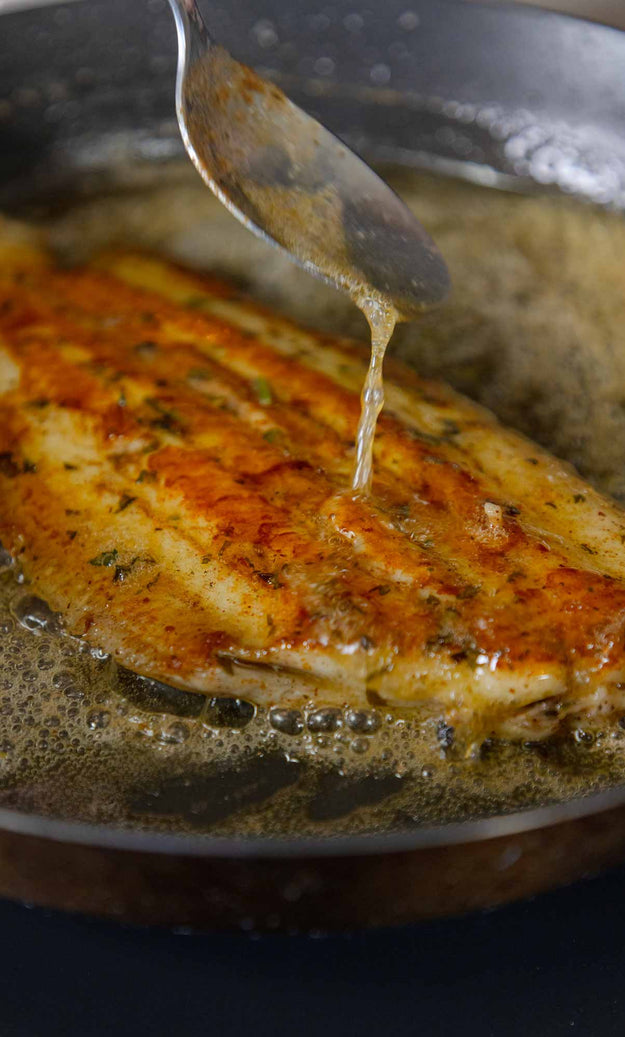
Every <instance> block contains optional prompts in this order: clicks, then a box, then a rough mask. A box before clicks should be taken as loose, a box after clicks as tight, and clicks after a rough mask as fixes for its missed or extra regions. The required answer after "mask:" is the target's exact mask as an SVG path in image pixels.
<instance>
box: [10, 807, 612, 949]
mask: <svg viewBox="0 0 625 1037" xmlns="http://www.w3.org/2000/svg"><path fill="white" fill-rule="evenodd" d="M623 860H625V808H623V807H620V808H617V809H614V810H610V811H606V812H604V813H602V814H598V815H595V816H592V817H586V818H579V819H576V820H572V821H568V822H564V823H562V824H559V825H556V826H554V827H552V828H546V829H539V830H535V831H529V832H523V833H521V834H519V835H514V836H504V837H500V838H493V839H488V840H485V841H483V842H476V843H468V844H459V845H456V846H444V847H432V848H428V849H422V850H418V851H412V852H401V853H391V854H386V855H384V856H381V855H377V854H376V855H367V856H361V857H317V858H308V859H301V858H300V859H297V858H295V859H256V860H251V859H249V860H246V859H232V858H213V859H207V858H199V857H186V856H174V855H160V854H152V853H137V852H133V851H126V850H116V849H102V848H98V847H92V846H80V845H75V844H70V843H63V842H56V841H52V840H49V839H42V838H38V837H34V836H27V835H21V834H16V833H12V832H3V833H2V834H1V836H0V894H1V895H2V896H5V897H10V898H12V899H16V900H21V901H26V902H30V903H34V904H37V905H39V906H44V907H49V908H57V909H62V910H65V911H75V912H81V913H85V914H89V915H96V916H100V917H107V918H111V919H115V920H117V921H120V922H127V923H133V924H138V925H159V926H166V927H188V928H190V929H192V930H197V931H202V930H211V929H220V930H243V931H252V930H254V931H282V932H310V931H333V930H342V929H343V930H344V929H352V928H362V927H365V926H389V925H402V924H406V923H410V922H416V921H420V920H425V919H429V918H437V917H443V916H446V915H456V914H462V913H465V912H470V911H477V910H482V909H485V908H493V907H497V906H499V905H501V904H505V903H508V902H510V901H512V900H516V899H519V898H523V897H528V896H533V895H535V894H537V893H540V892H543V891H545V890H548V889H550V888H553V887H554V886H556V885H565V884H567V883H570V882H573V881H575V880H578V879H580V878H582V877H585V876H589V875H592V874H595V873H597V872H598V871H600V870H602V869H604V868H606V867H608V866H611V865H614V864H616V863H619V862H621V861H623Z"/></svg>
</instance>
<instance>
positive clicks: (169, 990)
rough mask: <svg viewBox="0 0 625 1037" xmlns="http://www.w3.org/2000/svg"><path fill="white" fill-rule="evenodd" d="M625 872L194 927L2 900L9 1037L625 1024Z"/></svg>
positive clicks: (549, 1030)
mask: <svg viewBox="0 0 625 1037" xmlns="http://www.w3.org/2000/svg"><path fill="white" fill-rule="evenodd" d="M624 883H625V867H624V868H621V869H620V870H617V871H613V872H611V873H610V874H609V875H607V876H604V877H603V878H599V879H593V880H589V881H587V882H585V883H582V884H580V885H577V886H574V887H571V888H569V889H566V890H559V891H556V892H554V893H550V894H547V895H544V896H542V897H539V898H537V899H536V900H534V901H531V902H529V903H524V904H516V905H513V906H511V907H507V908H503V909H500V910H498V911H494V912H490V913H488V914H481V915H473V916H470V917H467V918H463V919H459V920H458V919H456V920H444V921H439V922H432V923H428V924H425V925H421V926H413V927H409V928H404V929H397V930H383V931H378V932H365V933H357V934H350V935H342V936H317V937H316V938H311V937H304V936H291V937H289V936H262V937H254V936H253V935H252V936H249V935H238V934H232V935H230V934H227V935H226V934H212V935H191V934H185V933H171V932H164V931H156V930H152V931H150V930H146V929H131V928H122V927H120V926H116V925H114V924H112V923H108V922H100V921H93V920H87V919H83V918H76V917H71V916H66V915H61V914H57V913H52V912H46V911H42V910H41V909H39V908H30V909H29V908H26V907H24V906H22V905H18V904H12V903H8V902H6V901H4V902H0V934H1V938H2V944H3V947H4V953H3V964H2V971H1V973H0V974H1V976H2V979H1V980H0V1034H2V1037H39V1035H44V1034H45V1035H46V1037H56V1035H59V1037H60V1035H74V1034H77V1035H78V1034H80V1035H81V1037H89V1035H91V1034H113V1035H115V1037H125V1035H126V1034H128V1035H131V1034H132V1035H133V1037H135V1035H138V1037H143V1035H149V1037H151V1035H160V1034H163V1035H165V1034H167V1035H172V1037H177V1035H178V1034H180V1035H185V1037H195V1035H196V1034H220V1035H221V1034H224V1035H230V1034H245V1033H249V1034H250V1035H254V1037H264V1035H272V1037H273V1035H277V1034H289V1035H293V1037H300V1035H308V1034H314V1035H317V1034H319V1035H324V1037H334V1035H335V1034H336V1035H338V1034H341V1035H343V1034H344V1035H346V1037H347V1035H350V1037H351V1035H352V1034H354V1035H359V1037H360V1035H368V1034H376V1035H378V1037H386V1034H389V1035H390V1034H413V1033H414V1034H419V1035H420V1037H439V1035H440V1037H448V1035H455V1034H460V1033H463V1034H469V1035H473V1034H479V1035H481V1037H517V1035H518V1037H521V1035H523V1037H543V1035H547V1037H559V1035H560V1034H571V1033H573V1034H579V1035H582V1034H583V1035H588V1037H607V1035H610V1037H612V1035H615V1037H616V1035H622V1034H624V1033H625V897H624V896H623V885H624Z"/></svg>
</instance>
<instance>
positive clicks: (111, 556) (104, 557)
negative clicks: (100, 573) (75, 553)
mask: <svg viewBox="0 0 625 1037" xmlns="http://www.w3.org/2000/svg"><path fill="white" fill-rule="evenodd" d="M118 557H119V552H118V550H117V548H116V547H113V548H111V549H110V550H109V551H102V554H99V555H96V556H95V558H90V559H89V565H98V566H104V567H105V568H107V569H108V568H110V566H111V565H115V562H116V561H117V559H118Z"/></svg>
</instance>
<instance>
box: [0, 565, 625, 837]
mask: <svg viewBox="0 0 625 1037" xmlns="http://www.w3.org/2000/svg"><path fill="white" fill-rule="evenodd" d="M5 561H6V560H5ZM0 659H1V660H2V671H1V676H0V716H1V724H0V805H1V806H4V807H9V808H13V809H18V810H21V811H25V812H27V813H36V814H43V815H45V816H52V817H56V818H63V819H67V820H74V821H83V822H91V823H103V824H109V825H115V826H121V827H124V828H130V829H140V830H157V831H174V832H179V833H184V832H187V833H189V832H194V833H205V834H213V835H222V836H243V837H250V836H254V835H263V836H291V837H297V836H304V835H322V834H328V835H336V834H340V833H346V834H347V833H350V832H393V831H402V830H407V829H412V828H415V827H419V826H423V825H428V824H437V825H438V824H442V823H444V822H446V821H454V820H465V819H467V818H469V817H480V816H491V815H493V814H497V813H500V812H509V811H512V810H515V809H518V808H521V807H527V806H531V805H536V804H543V803H545V802H557V801H560V800H563V799H569V798H571V797H573V796H575V795H580V794H585V793H588V792H589V791H591V790H593V789H597V790H598V789H600V788H605V787H609V786H612V785H615V784H617V783H619V782H621V781H625V732H623V731H622V730H621V728H620V727H619V726H618V725H615V726H614V727H613V728H612V729H611V730H610V731H603V732H596V733H594V734H590V733H588V732H584V731H578V732H577V733H576V734H572V735H571V736H569V737H567V738H566V739H563V740H561V741H560V742H558V743H552V744H549V745H544V746H534V747H529V748H528V747H522V746H505V745H501V746H499V747H494V746H492V745H490V744H487V745H483V746H481V747H477V746H474V747H473V752H472V753H469V754H467V748H468V747H467V744H466V743H462V742H461V741H460V740H459V739H458V738H457V736H456V734H455V733H454V732H453V730H451V729H450V728H448V727H447V726H446V725H445V724H444V723H442V722H441V721H440V718H434V717H424V716H414V715H412V716H411V715H410V714H408V713H403V714H401V713H391V712H385V711H378V710H361V709H354V708H350V707H349V706H346V707H345V708H344V709H338V708H335V707H333V708H326V709H324V708H323V707H321V708H320V707H319V706H318V705H310V706H308V705H307V704H306V703H303V705H302V708H300V709H283V708H281V707H280V706H279V705H276V706H275V707H273V708H272V709H269V710H265V709H259V708H256V707H255V706H253V705H252V704H251V703H249V702H246V701H244V700H237V699H219V698H211V697H210V696H204V695H199V694H197V693H193V692H184V691H181V690H179V689H175V688H170V687H168V686H166V685H163V684H160V683H159V682H157V681H151V680H147V679H145V678H142V677H140V676H137V675H136V674H133V673H130V671H128V670H125V669H123V668H122V667H118V666H117V665H116V664H115V663H114V662H113V660H112V659H111V658H110V657H109V656H107V655H106V654H104V653H101V652H99V651H98V650H97V649H93V648H91V647H89V646H87V645H86V643H84V642H80V641H78V640H76V639H73V638H70V637H68V636H66V635H64V634H63V633H62V628H61V626H60V624H59V620H58V617H56V616H55V615H54V614H53V613H52V612H51V611H50V610H49V609H48V608H47V606H46V605H45V603H44V602H42V601H41V600H40V599H38V598H37V597H36V596H35V595H33V593H32V590H31V588H29V587H28V586H26V585H24V584H20V583H18V582H17V581H16V578H15V571H14V570H12V569H10V568H6V566H5V571H4V573H3V574H2V575H0Z"/></svg>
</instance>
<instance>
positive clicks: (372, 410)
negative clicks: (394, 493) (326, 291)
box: [352, 294, 398, 495]
mask: <svg viewBox="0 0 625 1037" xmlns="http://www.w3.org/2000/svg"><path fill="white" fill-rule="evenodd" d="M357 303H358V306H359V307H360V309H361V310H362V312H363V313H364V315H365V317H366V318H367V320H368V322H369V327H370V328H371V359H370V361H369V370H368V371H367V377H366V379H365V384H364V386H363V390H362V394H361V397H360V399H361V411H360V421H359V422H358V432H357V434H356V461H355V464H354V473H353V476H352V490H353V491H354V493H355V494H359V495H360V494H368V493H370V492H371V482H372V478H373V444H374V440H375V429H376V424H377V420H378V416H379V414H380V411H381V410H382V407H383V406H384V382H383V378H382V368H383V365H384V354H385V353H386V347H387V346H388V344H389V342H390V339H391V336H392V334H393V331H394V330H395V324H396V323H397V317H398V315H397V311H396V310H395V308H394V307H393V305H392V304H391V303H390V302H389V301H388V300H387V299H385V298H384V297H383V296H375V295H373V294H372V295H369V296H365V297H363V298H360V299H358V300H357Z"/></svg>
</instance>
